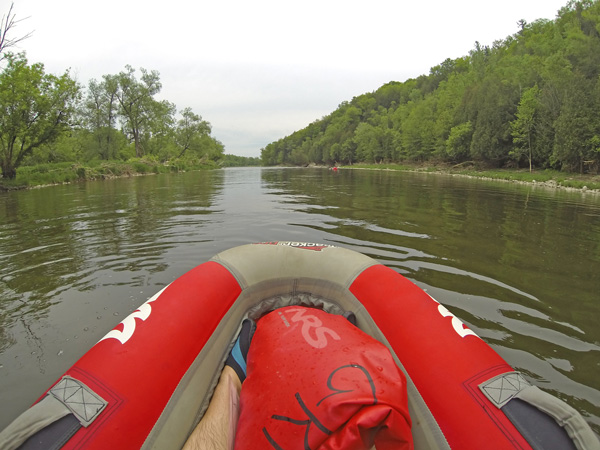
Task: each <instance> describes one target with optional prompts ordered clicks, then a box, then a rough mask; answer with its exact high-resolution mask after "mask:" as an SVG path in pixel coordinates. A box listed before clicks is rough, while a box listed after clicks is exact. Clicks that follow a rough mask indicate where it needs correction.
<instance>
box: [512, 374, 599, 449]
mask: <svg viewBox="0 0 600 450" xmlns="http://www.w3.org/2000/svg"><path fill="white" fill-rule="evenodd" d="M515 398H518V399H520V400H523V401H524V402H527V403H529V404H530V405H532V406H535V407H536V408H538V409H539V410H540V411H543V412H545V413H546V414H548V415H549V416H550V417H552V418H553V419H554V420H555V421H556V422H557V423H558V424H559V425H560V426H561V427H563V428H564V429H565V431H566V432H567V434H568V435H569V437H570V438H571V439H572V440H573V443H574V444H575V447H576V448H577V449H578V450H600V441H598V439H597V438H596V435H595V434H594V432H593V431H592V429H591V428H590V426H589V425H588V424H587V422H586V421H585V420H584V419H583V417H582V416H581V414H579V412H577V410H575V409H574V408H572V407H571V406H569V405H567V404H566V403H565V402H563V401H562V400H560V399H558V398H556V397H554V396H553V395H550V394H548V393H547V392H544V391H542V390H541V389H539V388H538V387H536V386H528V387H526V388H525V389H523V390H521V391H520V392H519V393H518V394H516V395H515Z"/></svg>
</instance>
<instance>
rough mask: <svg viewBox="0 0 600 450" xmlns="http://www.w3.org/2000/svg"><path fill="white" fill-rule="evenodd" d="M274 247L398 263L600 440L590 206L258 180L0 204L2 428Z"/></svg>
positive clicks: (429, 178)
mask: <svg viewBox="0 0 600 450" xmlns="http://www.w3.org/2000/svg"><path fill="white" fill-rule="evenodd" d="M275 240H288V241H298V242H322V243H326V244H332V245H338V246H343V247H346V248H350V249H352V250H356V251H359V252H362V253H365V254H367V255H369V256H371V257H373V258H375V259H377V260H378V261H380V262H381V263H383V264H385V265H387V266H389V267H392V268H393V269H394V270H396V271H398V272H399V273H401V274H403V275H405V276H406V277H408V278H410V279H411V280H413V281H414V282H415V283H417V284H418V285H419V286H421V287H422V288H423V289H426V290H427V292H429V293H430V294H431V295H432V296H433V297H435V298H436V299H437V300H438V301H440V302H441V303H443V304H444V305H446V306H447V307H448V308H449V309H450V310H451V311H453V312H454V313H455V314H456V315H457V316H459V317H460V318H461V319H462V320H463V321H464V322H465V323H466V324H467V325H468V326H469V327H471V328H472V329H473V330H474V331H475V332H476V333H477V334H478V335H479V336H481V337H482V338H483V339H484V340H485V341H486V342H488V343H489V344H490V345H491V346H492V347H493V348H494V349H495V350H496V351H497V352H498V353H500V355H501V356H502V357H504V358H505V359H506V360H507V361H508V363H509V364H511V365H513V366H514V367H516V368H517V369H518V370H520V371H522V372H523V373H524V374H525V375H526V377H527V378H529V380H530V381H532V382H533V383H534V384H536V385H538V386H539V387H541V388H543V389H545V390H547V391H549V392H551V393H553V394H555V395H557V396H559V397H560V398H562V399H563V400H565V401H567V402H568V403H569V404H570V405H572V406H574V407H575V408H577V409H578V410H580V411H581V412H582V413H583V415H584V417H585V418H586V420H588V422H589V423H590V424H591V425H592V427H593V428H594V430H595V431H596V433H600V376H599V374H600V328H599V327H598V319H599V318H600V196H598V195H595V194H591V193H583V192H567V191H560V190H552V189H547V188H543V187H539V186H534V185H517V184H509V183H501V182H489V181H483V180H474V179H465V178H457V177H450V176H443V175H432V174H416V173H400V172H389V171H366V170H340V171H338V172H334V171H329V170H326V169H260V168H242V169H225V170H220V171H210V172H193V173H186V174H179V175H158V176H146V177H135V178H125V179H117V180H109V181H99V182H88V183H82V184H73V185H65V186H56V187H47V188H41V189H33V190H28V191H19V192H7V193H0V401H1V404H2V405H3V407H2V411H1V412H0V428H4V427H5V426H6V425H7V424H8V423H9V422H10V421H11V420H12V419H13V418H14V417H16V416H17V415H18V414H19V413H20V412H21V411H22V410H24V409H25V408H27V407H28V406H29V405H30V404H31V403H33V402H34V401H35V400H36V399H37V398H38V397H39V396H40V395H41V394H42V393H43V392H44V390H45V389H46V388H47V387H48V386H49V385H50V384H51V383H53V382H54V381H55V380H56V379H58V378H59V377H60V375H61V374H62V373H63V372H64V371H65V370H66V369H68V367H69V366H70V365H71V364H73V363H74V362H75V361H76V360H77V359H78V358H79V357H80V356H81V355H82V354H83V353H84V352H85V351H86V350H87V349H88V348H89V347H91V346H92V345H93V344H94V343H96V342H97V341H98V340H99V339H100V338H101V337H102V336H103V335H104V334H106V333H107V332H108V331H109V330H110V329H111V328H112V327H114V326H115V325H116V324H117V323H119V322H120V321H121V320H123V318H124V317H125V316H126V315H127V314H129V313H130V312H132V311H134V310H135V309H136V308H137V307H138V306H139V305H140V304H141V303H143V302H144V301H145V300H146V299H147V298H148V297H150V296H152V295H153V294H154V293H155V292H157V291H158V290H160V289H161V288H162V287H164V286H166V285H167V284H168V283H170V282H172V281H173V280H174V279H175V278H177V277H178V276H180V275H182V274H183V273H184V272H186V271H188V270H189V269H191V268H192V267H194V266H196V265H198V264H200V263H202V262H205V261H206V260H208V259H209V258H211V257H212V256H213V255H214V254H216V253H218V252H220V251H222V250H225V249H227V248H230V247H233V246H236V245H241V244H246V243H251V242H261V241H275ZM149 375H151V374H149Z"/></svg>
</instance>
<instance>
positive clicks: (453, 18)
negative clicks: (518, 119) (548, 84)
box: [0, 0, 567, 156]
mask: <svg viewBox="0 0 600 450" xmlns="http://www.w3.org/2000/svg"><path fill="white" fill-rule="evenodd" d="M10 3H11V0H0V14H2V15H4V14H6V13H7V12H8V8H9V6H10ZM566 4H567V0H454V1H450V0H426V1H417V0H412V1H407V0H363V1H360V2H359V1H354V0H254V1H249V0H243V1H242V0H212V1H206V0H169V1H162V0H102V1H89V0H14V9H13V12H14V13H15V14H16V16H17V19H19V18H21V19H25V18H27V19H26V20H24V21H23V22H20V23H19V24H18V26H17V28H15V31H14V35H13V37H15V36H16V35H19V34H25V33H27V32H29V31H33V36H32V37H31V38H29V39H27V40H25V41H23V42H22V43H21V47H20V50H24V51H26V52H27V57H28V59H29V62H30V63H34V62H42V63H44V64H45V67H46V71H47V72H51V73H56V74H59V73H63V72H64V71H65V70H66V69H68V68H70V69H71V73H72V75H74V76H75V77H76V78H77V79H78V80H79V81H80V82H81V83H82V84H83V85H86V86H87V83H88V81H89V80H90V79H91V78H96V79H101V77H102V75H105V74H116V73H118V72H120V71H122V70H123V69H124V67H125V65H126V64H129V65H131V66H133V67H135V68H136V69H139V68H140V67H143V68H145V69H148V70H157V71H158V72H160V79H161V82H162V85H163V88H162V91H161V93H160V98H161V99H166V100H169V101H171V102H173V103H175V105H176V106H177V109H178V110H182V109H184V108H185V107H188V106H189V107H191V108H192V109H193V110H194V112H195V113H197V114H200V115H201V116H202V117H203V119H205V120H208V121H209V122H210V123H211V124H212V126H213V132H212V134H213V136H214V137H216V138H217V139H219V140H220V141H221V142H223V144H224V145H225V152H226V153H231V154H235V155H243V156H259V155H260V149H261V148H263V147H264V146H266V145H267V144H268V143H270V142H272V141H275V140H277V139H279V138H281V137H284V136H287V135H289V134H291V133H293V132H294V131H296V130H299V129H301V128H304V127H305V126H307V125H308V124H309V123H310V122H313V121H314V120H317V119H320V118H321V117H323V116H325V115H327V114H329V113H330V112H332V111H333V110H335V109H336V108H337V106H338V105H339V104H340V103H341V102H343V101H345V100H351V99H352V97H354V96H357V95H360V94H364V93H366V92H372V91H374V90H376V89H377V88H379V87H380V86H381V85H383V84H385V83H387V82H389V81H392V80H394V81H404V80H406V79H408V78H413V77H417V76H419V75H421V74H427V73H429V69H430V68H431V67H433V66H435V65H437V64H439V63H441V62H442V61H444V60H445V59H446V58H453V59H454V58H458V57H460V56H464V55H467V54H468V53H469V50H471V49H472V48H473V47H474V43H475V41H479V42H480V43H481V44H482V45H491V44H492V43H493V42H494V41H495V40H498V39H504V38H506V37H507V36H509V35H511V34H514V33H516V32H517V30H518V26H517V21H518V20H519V19H525V20H526V21H527V22H532V21H534V20H536V19H540V18H545V19H554V18H555V17H556V13H557V11H558V10H559V9H560V8H561V7H562V6H564V5H566ZM138 74H139V72H138Z"/></svg>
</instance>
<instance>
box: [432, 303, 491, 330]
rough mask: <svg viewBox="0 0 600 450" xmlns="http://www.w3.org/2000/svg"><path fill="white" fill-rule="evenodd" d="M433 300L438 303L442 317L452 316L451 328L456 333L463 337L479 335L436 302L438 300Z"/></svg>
mask: <svg viewBox="0 0 600 450" xmlns="http://www.w3.org/2000/svg"><path fill="white" fill-rule="evenodd" d="M432 298H433V297H432ZM433 300H434V301H435V302H436V303H437V304H438V312H439V313H440V314H441V315H442V317H452V328H454V331H456V334H458V335H459V336H460V337H463V338H464V337H467V336H475V337H477V338H478V337H479V336H477V335H476V334H475V332H474V331H473V330H470V329H468V328H466V327H465V324H464V323H462V322H461V320H460V319H459V318H458V317H456V316H455V315H454V314H452V313H451V312H450V311H448V310H447V309H446V307H445V306H444V305H442V304H441V303H438V301H437V300H435V299H433Z"/></svg>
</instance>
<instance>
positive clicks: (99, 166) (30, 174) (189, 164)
mask: <svg viewBox="0 0 600 450" xmlns="http://www.w3.org/2000/svg"><path fill="white" fill-rule="evenodd" d="M216 168H218V165H217V163H215V162H213V161H206V160H177V161H173V162H169V163H161V162H158V161H154V160H152V159H146V158H135V159H130V160H128V161H91V162H88V163H85V164H79V163H73V162H61V163H49V164H38V165H35V166H21V167H19V168H18V169H17V176H16V178H15V179H14V180H6V179H0V187H1V188H4V189H21V188H27V187H33V186H44V185H52V184H64V183H73V182H77V181H88V180H102V179H108V178H117V177H126V176H135V175H147V174H159V173H176V172H185V171H190V170H203V169H216Z"/></svg>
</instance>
